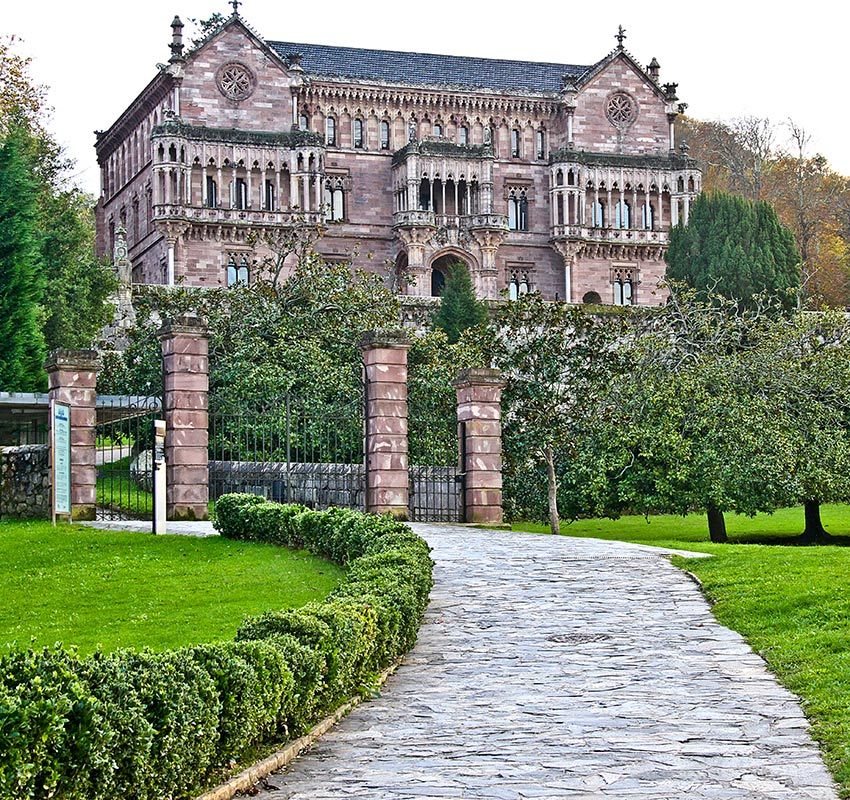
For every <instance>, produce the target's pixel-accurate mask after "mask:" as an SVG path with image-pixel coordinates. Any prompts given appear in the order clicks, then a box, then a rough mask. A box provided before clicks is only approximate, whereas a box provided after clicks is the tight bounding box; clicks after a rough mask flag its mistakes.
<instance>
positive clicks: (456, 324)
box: [431, 261, 487, 344]
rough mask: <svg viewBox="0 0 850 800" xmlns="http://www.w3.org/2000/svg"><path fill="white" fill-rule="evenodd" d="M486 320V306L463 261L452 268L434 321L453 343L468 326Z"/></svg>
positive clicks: (435, 325)
mask: <svg viewBox="0 0 850 800" xmlns="http://www.w3.org/2000/svg"><path fill="white" fill-rule="evenodd" d="M486 321H487V309H486V308H485V307H484V304H483V303H482V302H481V301H480V300H478V299H476V297H475V290H474V289H473V288H472V278H470V276H469V270H468V269H467V267H466V264H464V263H463V262H462V261H458V262H456V263H455V264H453V265H452V266H451V267H450V268H449V274H448V276H447V277H446V285H445V287H444V288H443V294H442V295H441V302H440V308H439V309H438V310H437V312H436V313H435V314H434V316H433V318H432V320H431V322H432V324H433V325H434V327H435V328H440V329H441V330H443V331H445V332H446V336H448V338H449V342H450V343H451V344H454V343H455V342H457V340H458V339H460V335H461V334H462V333H463V332H464V331H465V330H466V329H467V328H473V327H475V326H476V325H481V324H483V323H485V322H486Z"/></svg>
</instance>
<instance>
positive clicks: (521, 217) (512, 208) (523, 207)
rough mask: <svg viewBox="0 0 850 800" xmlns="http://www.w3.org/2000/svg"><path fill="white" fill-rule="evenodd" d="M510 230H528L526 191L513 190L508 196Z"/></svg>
mask: <svg viewBox="0 0 850 800" xmlns="http://www.w3.org/2000/svg"><path fill="white" fill-rule="evenodd" d="M508 228H510V230H512V231H527V230H528V199H527V198H526V196H525V191H519V192H516V191H514V190H513V189H512V190H511V192H510V194H509V195H508Z"/></svg>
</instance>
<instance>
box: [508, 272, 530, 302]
mask: <svg viewBox="0 0 850 800" xmlns="http://www.w3.org/2000/svg"><path fill="white" fill-rule="evenodd" d="M530 291H531V284H530V283H529V282H528V276H527V275H512V276H511V280H510V282H509V283H508V299H509V300H516V299H517V298H519V297H522V295H524V294H528V293H529V292H530Z"/></svg>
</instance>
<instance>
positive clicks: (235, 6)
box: [230, 0, 242, 17]
mask: <svg viewBox="0 0 850 800" xmlns="http://www.w3.org/2000/svg"><path fill="white" fill-rule="evenodd" d="M230 5H232V6H233V16H234V17H238V16H239V6H241V5H242V3H241V2H240V0H230Z"/></svg>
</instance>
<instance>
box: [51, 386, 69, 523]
mask: <svg viewBox="0 0 850 800" xmlns="http://www.w3.org/2000/svg"><path fill="white" fill-rule="evenodd" d="M50 472H51V481H50V486H51V491H50V493H51V498H52V503H51V506H52V512H51V513H52V517H53V524H54V525H55V524H56V517H58V516H67V517H70V516H71V407H70V406H69V405H66V404H65V403H57V402H56V401H55V400H53V401H51V403H50Z"/></svg>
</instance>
